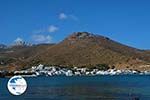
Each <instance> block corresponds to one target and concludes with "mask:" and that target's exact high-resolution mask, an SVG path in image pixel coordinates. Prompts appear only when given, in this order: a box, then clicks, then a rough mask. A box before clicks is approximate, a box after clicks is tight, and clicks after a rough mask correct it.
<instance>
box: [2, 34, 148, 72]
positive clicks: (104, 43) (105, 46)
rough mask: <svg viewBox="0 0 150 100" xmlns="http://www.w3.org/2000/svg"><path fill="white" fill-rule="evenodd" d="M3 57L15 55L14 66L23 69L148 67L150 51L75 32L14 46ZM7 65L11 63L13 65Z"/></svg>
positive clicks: (140, 68)
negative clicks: (60, 38) (48, 42)
mask: <svg viewBox="0 0 150 100" xmlns="http://www.w3.org/2000/svg"><path fill="white" fill-rule="evenodd" d="M11 50H13V52H11V53H10V54H1V53H0V56H2V55H3V56H4V57H8V56H9V57H12V58H13V57H15V59H17V60H18V61H17V60H15V61H14V62H13V61H12V62H11V63H10V64H13V67H12V66H11V67H10V66H9V67H8V68H9V69H12V68H14V69H24V68H28V67H31V66H32V65H38V64H44V65H58V66H67V67H73V66H77V67H83V66H85V67H95V66H96V65H97V64H107V65H109V66H110V67H116V68H117V69H137V70H148V69H149V67H147V66H148V65H149V64H150V51H149V50H140V49H136V48H133V47H129V46H126V45H123V44H121V43H118V42H116V41H113V40H111V39H110V38H108V37H104V36H100V35H94V34H92V33H88V32H75V33H73V34H71V35H70V36H68V37H67V38H65V39H64V40H63V41H61V42H60V43H58V44H53V45H36V46H31V47H23V48H20V47H19V49H18V48H11ZM10 64H8V65H10Z"/></svg>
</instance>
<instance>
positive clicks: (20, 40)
mask: <svg viewBox="0 0 150 100" xmlns="http://www.w3.org/2000/svg"><path fill="white" fill-rule="evenodd" d="M22 41H23V39H22V38H20V37H18V38H16V39H15V40H14V42H22Z"/></svg>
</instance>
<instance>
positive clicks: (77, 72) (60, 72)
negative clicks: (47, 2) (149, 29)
mask: <svg viewBox="0 0 150 100" xmlns="http://www.w3.org/2000/svg"><path fill="white" fill-rule="evenodd" d="M13 75H21V76H23V77H38V76H96V75H150V71H135V70H117V69H108V70H100V69H97V68H93V69H89V68H78V67H73V68H65V67H64V68H62V67H57V66H44V65H42V64H40V65H38V66H33V67H31V68H29V69H27V70H21V71H14V72H3V71H1V72H0V76H1V77H2V76H4V77H5V76H13Z"/></svg>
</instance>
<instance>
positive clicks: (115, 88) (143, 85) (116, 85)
mask: <svg viewBox="0 0 150 100" xmlns="http://www.w3.org/2000/svg"><path fill="white" fill-rule="evenodd" d="M8 80H9V78H0V100H150V76H149V75H114V76H111V75H104V76H70V77H68V76H52V77H46V76H41V77H32V78H31V77H30V78H25V80H26V81H27V85H28V87H27V90H26V92H25V93H24V94H22V95H20V96H14V95H12V94H11V93H9V91H8V89H7V82H8Z"/></svg>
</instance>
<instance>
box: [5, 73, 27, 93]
mask: <svg viewBox="0 0 150 100" xmlns="http://www.w3.org/2000/svg"><path fill="white" fill-rule="evenodd" d="M7 88H8V90H9V92H10V93H12V94H13V95H21V94H23V93H24V92H25V91H26V89H27V83H26V81H25V79H24V78H23V77H22V76H13V77H12V78H10V79H9V81H8V84H7Z"/></svg>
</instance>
